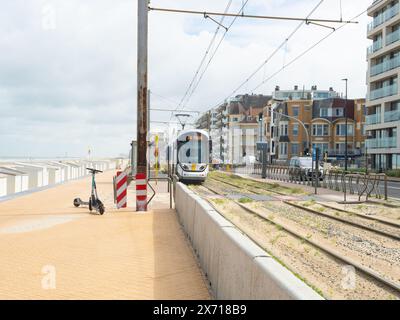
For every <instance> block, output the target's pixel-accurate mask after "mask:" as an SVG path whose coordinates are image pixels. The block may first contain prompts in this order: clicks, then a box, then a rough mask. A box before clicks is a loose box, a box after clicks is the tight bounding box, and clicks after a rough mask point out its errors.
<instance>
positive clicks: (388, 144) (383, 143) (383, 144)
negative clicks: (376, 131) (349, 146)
mask: <svg viewBox="0 0 400 320" xmlns="http://www.w3.org/2000/svg"><path fill="white" fill-rule="evenodd" d="M365 145H366V147H367V148H370V149H381V148H396V147H397V139H396V137H386V138H376V139H367V140H365Z"/></svg>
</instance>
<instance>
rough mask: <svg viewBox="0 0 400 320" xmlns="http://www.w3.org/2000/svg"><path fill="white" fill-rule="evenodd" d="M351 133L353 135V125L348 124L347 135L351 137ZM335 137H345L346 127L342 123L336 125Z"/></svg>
mask: <svg viewBox="0 0 400 320" xmlns="http://www.w3.org/2000/svg"><path fill="white" fill-rule="evenodd" d="M353 133H354V131H353V125H352V124H348V125H347V135H348V136H352V135H353ZM336 135H337V136H345V135H346V125H345V124H344V123H341V124H338V125H336Z"/></svg>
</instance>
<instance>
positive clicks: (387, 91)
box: [369, 84, 398, 100]
mask: <svg viewBox="0 0 400 320" xmlns="http://www.w3.org/2000/svg"><path fill="white" fill-rule="evenodd" d="M397 93H398V89H397V84H392V85H390V86H386V87H383V88H379V89H376V90H371V92H370V95H369V98H370V100H376V99H380V98H384V97H388V96H393V95H395V94H397Z"/></svg>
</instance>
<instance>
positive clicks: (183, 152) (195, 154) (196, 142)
mask: <svg viewBox="0 0 400 320" xmlns="http://www.w3.org/2000/svg"><path fill="white" fill-rule="evenodd" d="M178 162H179V163H180V164H181V166H182V168H183V169H184V170H203V169H204V168H205V167H204V168H203V169H202V168H197V167H196V168H193V166H191V165H193V164H206V163H207V162H208V139H207V138H206V137H205V136H204V135H202V134H201V133H189V134H185V135H183V136H180V137H179V138H178Z"/></svg>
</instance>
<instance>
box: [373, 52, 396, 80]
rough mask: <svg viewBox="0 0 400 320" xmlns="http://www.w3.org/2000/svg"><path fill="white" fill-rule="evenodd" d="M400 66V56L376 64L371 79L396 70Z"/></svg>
mask: <svg viewBox="0 0 400 320" xmlns="http://www.w3.org/2000/svg"><path fill="white" fill-rule="evenodd" d="M399 66H400V56H397V57H395V58H392V59H389V60H386V61H384V62H382V63H379V64H376V65H374V66H372V67H371V71H370V75H371V77H373V76H376V75H378V74H380V73H384V72H386V71H389V70H392V69H395V68H397V67H399Z"/></svg>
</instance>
